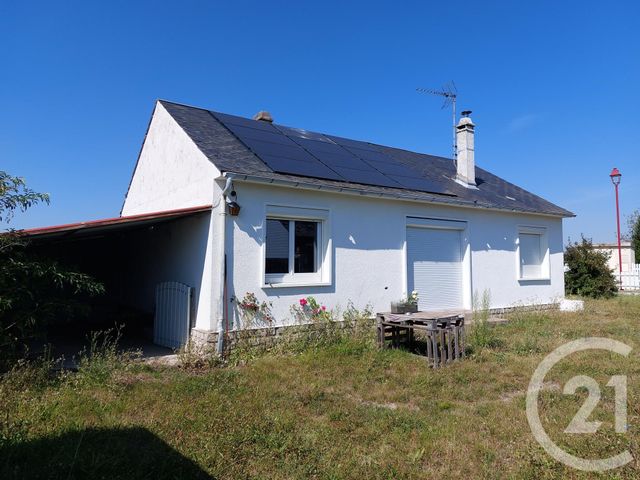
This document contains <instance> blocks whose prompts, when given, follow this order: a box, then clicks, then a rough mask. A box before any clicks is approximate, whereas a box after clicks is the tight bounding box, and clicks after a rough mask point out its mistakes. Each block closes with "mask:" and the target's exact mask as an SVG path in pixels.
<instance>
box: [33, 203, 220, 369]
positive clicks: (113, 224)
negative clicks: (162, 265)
mask: <svg viewBox="0 0 640 480" xmlns="http://www.w3.org/2000/svg"><path fill="white" fill-rule="evenodd" d="M209 212H210V207H209V206H203V207H196V208H190V209H182V210H173V211H166V212H157V213H150V214H144V215H137V216H135V217H119V218H114V219H107V220H99V221H94V222H86V223H78V224H70V225H62V226H58V227H48V228H42V229H33V230H26V231H24V232H22V233H23V235H24V236H25V237H26V238H27V239H28V240H29V244H28V248H29V249H30V250H31V251H33V252H34V253H35V254H37V255H39V256H42V257H45V258H49V259H53V260H56V261H58V262H60V263H61V264H63V265H64V266H65V267H69V268H70V269H72V270H75V271H79V272H82V273H86V274H89V275H91V276H92V277H93V278H95V279H96V280H98V281H100V282H101V283H102V284H103V285H104V287H105V293H104V294H103V295H99V296H96V297H93V298H90V299H87V303H88V307H89V311H88V314H86V315H82V316H79V317H76V318H57V319H55V320H54V321H53V322H51V323H50V324H49V325H47V327H46V329H45V331H43V332H41V333H42V335H40V336H39V338H38V339H37V340H36V341H34V342H33V344H32V345H31V352H32V354H34V355H37V354H38V353H39V352H41V351H42V350H43V349H44V346H45V345H49V346H50V347H51V354H52V355H53V356H54V357H55V358H58V357H60V356H64V358H65V364H66V365H67V366H72V365H73V364H74V357H75V358H77V356H78V353H79V352H80V351H81V350H82V349H83V348H88V346H89V345H88V344H89V339H90V336H91V335H92V332H106V331H109V330H110V331H111V335H112V336H113V335H115V334H116V332H117V331H119V332H120V334H121V336H120V339H119V346H120V348H122V349H126V350H139V351H141V353H142V355H143V357H147V358H148V357H160V356H164V355H171V354H173V353H174V351H173V350H171V349H169V348H166V347H161V346H159V345H155V344H154V343H153V315H154V312H153V306H154V304H153V292H154V287H155V285H154V283H155V281H157V278H154V275H151V274H148V272H147V270H148V269H150V265H152V264H153V263H154V262H163V261H165V262H166V261H168V259H169V257H170V256H171V254H172V253H171V252H165V253H163V254H158V249H159V248H160V247H159V246H158V245H166V243H167V238H169V239H170V238H171V235H172V234H174V233H172V232H176V231H183V230H189V231H193V230H194V229H193V227H192V226H191V227H189V225H192V224H193V223H194V222H197V224H202V225H203V228H204V226H205V224H208V216H209V215H208V214H209ZM186 227H189V228H186ZM203 228H200V229H199V230H203ZM196 233H197V235H194V238H193V243H194V245H193V249H195V250H196V251H198V250H202V253H201V256H202V264H204V253H205V251H204V248H203V247H204V246H203V245H202V241H203V239H202V238H201V237H203V234H202V233H199V232H196ZM183 236H184V235H183ZM189 241H191V240H189ZM153 256H155V257H158V258H153ZM199 261H200V259H198V258H196V260H195V263H196V264H197V263H199ZM193 308H195V305H194V306H193Z"/></svg>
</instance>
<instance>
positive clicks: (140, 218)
mask: <svg viewBox="0 0 640 480" xmlns="http://www.w3.org/2000/svg"><path fill="white" fill-rule="evenodd" d="M210 210H211V205H200V206H197V207H189V208H180V209H177V210H164V211H161V212H150V213H142V214H139V215H130V216H126V217H115V218H105V219H101V220H90V221H87V222H77V223H67V224H64V225H54V226H51V227H40V228H29V229H26V230H18V231H17V232H16V233H18V234H19V235H23V236H27V237H40V236H45V235H53V234H57V233H75V232H78V231H85V230H88V231H91V230H96V229H103V228H105V227H116V226H119V225H136V224H144V223H148V222H153V221H156V220H171V219H174V218H180V217H186V216H189V215H194V214H197V213H204V212H207V211H210Z"/></svg>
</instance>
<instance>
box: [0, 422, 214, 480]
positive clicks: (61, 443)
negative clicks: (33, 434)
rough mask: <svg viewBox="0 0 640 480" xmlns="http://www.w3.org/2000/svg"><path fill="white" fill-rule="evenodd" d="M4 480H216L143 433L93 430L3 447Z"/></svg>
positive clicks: (0, 475) (138, 430)
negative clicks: (85, 479) (87, 479)
mask: <svg viewBox="0 0 640 480" xmlns="http://www.w3.org/2000/svg"><path fill="white" fill-rule="evenodd" d="M0 478H2V479H6V480H9V479H18V478H20V479H45V478H46V479H59V478H63V479H81V478H82V479H84V478H90V479H118V478H119V479H125V478H126V479H137V478H148V479H154V480H155V479H169V478H170V479H176V478H189V479H212V478H213V477H211V476H210V475H209V474H207V473H206V472H205V471H204V470H202V469H201V468H200V467H199V466H198V465H197V464H196V463H194V462H193V461H191V460H190V459H188V458H186V457H185V456H183V455H182V454H180V453H178V452H177V451H175V450H174V449H173V448H172V447H170V446H169V445H167V444H166V443H165V442H164V441H162V440H161V439H160V438H158V437H157V436H155V435H154V434H153V433H151V432H149V431H148V430H146V429H144V428H116V429H97V428H96V429H92V428H91V429H85V430H74V431H70V432H67V433H64V434H61V435H57V436H52V437H45V438H41V439H37V440H31V441H26V442H23V443H16V444H13V445H5V446H3V447H2V448H0Z"/></svg>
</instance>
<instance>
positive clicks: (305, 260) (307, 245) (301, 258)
mask: <svg viewBox="0 0 640 480" xmlns="http://www.w3.org/2000/svg"><path fill="white" fill-rule="evenodd" d="M295 223H296V227H295V228H296V229H295V234H296V241H295V243H294V245H295V261H294V266H295V268H294V272H295V273H310V272H315V271H316V258H317V255H316V252H317V243H318V222H295Z"/></svg>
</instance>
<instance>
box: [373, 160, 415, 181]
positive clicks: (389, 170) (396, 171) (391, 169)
mask: <svg viewBox="0 0 640 480" xmlns="http://www.w3.org/2000/svg"><path fill="white" fill-rule="evenodd" d="M367 163H368V164H369V165H371V166H372V167H373V168H375V169H376V170H378V171H379V172H380V173H383V174H385V175H404V176H406V177H417V176H418V173H417V172H415V171H414V170H413V169H411V168H409V167H406V166H405V165H402V164H399V163H393V162H372V161H370V160H367Z"/></svg>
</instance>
